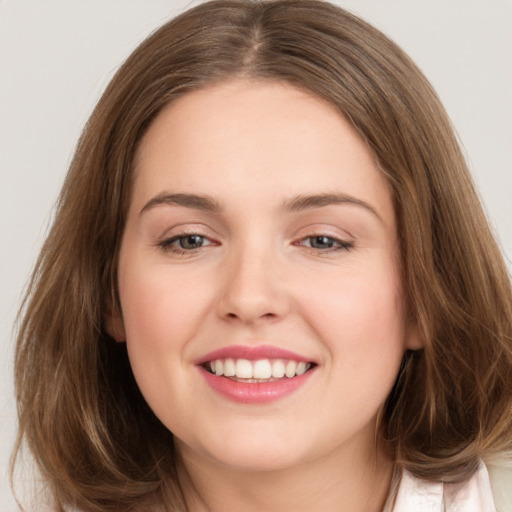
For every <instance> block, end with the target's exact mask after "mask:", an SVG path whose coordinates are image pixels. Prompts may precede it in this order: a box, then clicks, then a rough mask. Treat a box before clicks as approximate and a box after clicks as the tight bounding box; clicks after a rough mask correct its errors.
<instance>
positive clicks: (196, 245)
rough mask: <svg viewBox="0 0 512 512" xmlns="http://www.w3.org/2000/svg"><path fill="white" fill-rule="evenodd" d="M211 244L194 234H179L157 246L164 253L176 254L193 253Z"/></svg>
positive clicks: (209, 241) (203, 237)
mask: <svg viewBox="0 0 512 512" xmlns="http://www.w3.org/2000/svg"><path fill="white" fill-rule="evenodd" d="M212 244H213V242H212V241H211V240H210V239H209V238H207V237H205V236H202V235H198V234H196V233H190V234H181V235H176V236H173V237H172V238H169V239H167V240H163V241H162V242H160V243H159V244H158V245H159V246H160V247H161V248H162V249H164V250H165V251H171V252H176V253H185V252H193V251H195V250H197V249H200V248H201V247H205V246H208V245H212Z"/></svg>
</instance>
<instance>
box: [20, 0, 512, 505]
mask: <svg viewBox="0 0 512 512" xmlns="http://www.w3.org/2000/svg"><path fill="white" fill-rule="evenodd" d="M236 77H246V78H256V79H269V80H282V81H286V82H288V83H291V84H294V85H296V86H298V87H300V88H302V89H305V90H307V91H310V92H311V93H313V94H315V95H317V96H319V97H322V98H324V99H326V100H327V101H329V102H330V103H331V104H332V105H333V106H334V107H335V108H336V109H338V111H339V112H340V113H341V114H342V115H344V116H345V117H346V118H348V119H349V120H350V121H351V122H352V124H353V125H354V126H355V128H356V129H357V130H358V132H359V133H360V135H361V137H362V138H363V139H364V140H365V141H366V143H367V144H368V146H369V147H370V148H371V150H372V152H373V154H374V155H375V157H376V160H377V161H378V163H379V166H380V167H381V169H382V171H383V172H384V173H385V174H386V176H387V178H388V180H389V182H390V184H391V187H392V190H393V194H394V202H395V208H396V213H397V218H398V230H399V238H400V243H401V256H402V267H403V279H404V284H405V288H406V291H407V301H408V304H409V308H410V314H411V315H412V316H413V317H414V318H415V320H416V322H417V325H418V329H419V332H420V335H421V338H422V340H423V342H424V344H425V346H424V349H422V350H419V351H414V352H407V353H406V355H405V357H404V361H403V365H402V368H401V370H400V373H399V376H398V378H397V382H396V384H395V387H394V389H393V391H392V393H391V395H390V397H389V399H388V401H387V402H386V404H385V407H384V409H383V412H382V415H381V420H380V431H381V433H382V438H383V439H384V440H386V441H387V442H388V444H389V446H390V449H391V450H392V454H393V457H394V458H395V459H396V461H397V464H398V465H400V466H402V467H405V468H407V469H408V470H409V471H411V472H412V473H414V474H415V475H417V476H419V477H423V478H427V479H432V480H444V481H456V480H463V479H465V478H467V477H469V476H470V475H471V474H472V473H473V472H474V471H475V468H476V467H477V464H478V461H479V459H480V458H485V457H488V456H490V455H492V454H494V453H496V452H499V451H504V450H511V449H512V297H511V286H510V280H509V277H508V275H507V272H506V268H505V265H504V263H503V259H502V257H501V255H500V252H499V249H498V247H497V246H496V243H495V241H494V239H493V236H492V234H491V232H490V229H489V227H488V224H487V222H486V219H485V216H484V213H483V211H482V208H481V206H480V203H479V200H478V197H477V195H476V193H475V191H474V188H473V185H472V182H471V179H470V177H469V173H468V170H467V166H466V163H465V161H464V158H463V156H462V154H461V151H460V149H459V146H458V143H457V140H456V138H455V136H454V133H453V130H452V127H451V125H450V122H449V120H448V118H447V115H446V113H445V111H444V109H443V108H442V106H441V104H440V102H439V100H438V98H437V96H436V94H435V93H434V91H433V90H432V88H431V86H430V85H429V83H428V82H427V80H426V79H425V78H424V77H423V75H422V74H421V72H420V71H419V70H418V69H417V68H416V66H415V65H414V64H413V63H412V62H411V60H410V59H409V58H408V57H407V56H406V55H405V54H404V53H403V52H402V51H401V50H400V49H399V48H398V47H397V46H396V45H395V44H394V43H392V42H391V41H390V40H389V39H387V38H386V37H385V36H384V35H383V34H381V33H380V32H379V31H378V30H376V29H375V28H373V27H371V26H370V25H368V24H367V23H365V22H364V21H362V20H360V19H358V18H357V17H355V16H353V15H351V14H350V13H347V12H345V11H344V10H342V9H340V8H338V7H335V6H333V5H331V4H329V3H325V2H322V1H315V0H278V1H263V2H258V1H236V0H234V1H229V0H226V1H213V2H208V3H205V4H203V5H200V6H198V7H196V8H194V9H191V10H189V11H188V12H186V13H184V14H182V15H181V16H179V17H177V18H175V19H174V20H172V21H170V22H169V23H167V24H166V25H164V26H163V27H162V28H160V29H159V30H158V31H156V32H155V33H154V34H152V35H151V36H150V37H149V38H148V39H147V40H146V41H144V42H143V43H142V44H141V45H140V46H139V48H138V49H137V50H136V51H135V52H134V53H133V54H132V55H131V56H130V57H129V58H128V59H127V61H126V62H125V63H124V65H123V66H122V67H121V68H120V70H119V71H118V73H117V74H116V75H115V77H114V78H113V80H112V81H111V83H110V84H109V86H108V87H107V89H106V91H105V93H104V94H103V96H102V98H101V100H100V101H99V103H98V105H97V107H96V109H95V110H94V112H93V114H92V116H91V118H90V119H89V121H88V123H87V125H86V127H85V130H84V132H83V134H82V137H81V139H80V141H79V144H78V147H77V149H76V153H75V157H74V159H73V162H72V164H71V168H70V170H69V173H68V176H67V178H66V181H65V184H64V187H63V190H62V193H61V196H60V199H59V202H58V208H57V212H56V217H55V221H54V224H53V228H52V230H51V232H50V234H49V236H48V238H47V240H46V243H45V244H44V247H43V249H42V251H41V255H40V257H39V260H38V262H37V265H36V268H35V271H34V274H33V277H32V281H31V284H30V287H29V290H28V294H27V298H26V300H25V303H24V310H23V314H22V320H21V323H20V328H19V337H18V345H17V352H16V369H15V372H16V385H17V388H16V389H17V400H18V408H19V418H20V430H19V442H18V447H17V449H19V446H20V443H21V442H22V441H23V440H25V441H26V443H27V444H28V446H29V448H30V450H31V451H32V453H33V455H34V457H35V460H36V462H37V464H38V466H39V468H40V470H41V472H42V474H43V477H44V478H45V479H46V481H47V482H48V483H49V485H50V487H51V490H52V492H53V494H54V496H55V499H56V500H57V502H58V504H59V506H60V507H61V508H62V507H63V506H64V505H66V504H72V505H75V506H79V507H81V508H82V509H83V510H86V511H105V510H127V509H130V508H131V507H133V508H136V507H140V506H143V505H147V504H148V503H149V502H151V503H157V504H160V505H162V506H164V505H163V504H164V502H165V503H167V506H168V507H172V510H184V508H185V507H184V504H183V500H182V497H181V493H180V489H179V485H178V483H177V478H176V470H175V465H176V454H175V453H173V448H172V434H171V433H170V432H169V431H168V430H167V429H166V428H165V427H164V426H163V425H161V424H160V422H159V421H158V420H157V419H156V417H155V416H154V415H153V413H152V412H151V410H150V409H149V407H148V406H147V404H146V403H145V401H144V399H143V398H142V396H141V394H140V392H139V390H138V388H137V385H136V384H135V381H134V378H133V376H132V373H131V370H130V366H129V362H128V358H127V355H126V349H125V346H124V345H123V344H120V343H116V342H114V340H113V339H112V338H111V337H110V336H109V335H108V334H107V332H106V329H105V316H106V313H107V311H109V308H117V307H118V299H117V292H116V272H117V256H118V251H119V245H120V239H121V236H122V232H123V226H124V222H125V217H126V212H127V207H128V203H129V199H130V188H131V181H132V176H131V175H132V170H133V163H134V158H135V154H136V150H137V144H138V142H139V141H140V139H141V136H142V135H143V134H144V132H145V130H146V129H147V127H148V125H149V124H150V123H151V121H152V120H153V119H154V118H155V116H157V115H158V113H159V112H160V111H161V109H162V108H163V107H164V106H165V105H167V104H168V103H169V102H171V101H173V100H174V99H176V98H178V97H180V96H182V95H183V94H186V93H187V92H189V91H192V90H194V89H198V88H201V87H204V86H207V85H211V84H214V83H216V82H220V81H225V80H227V79H231V78H236Z"/></svg>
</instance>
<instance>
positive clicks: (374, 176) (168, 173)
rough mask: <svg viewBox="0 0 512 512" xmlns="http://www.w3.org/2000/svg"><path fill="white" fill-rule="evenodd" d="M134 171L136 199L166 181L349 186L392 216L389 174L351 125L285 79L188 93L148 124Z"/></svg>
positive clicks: (273, 189) (266, 187)
mask: <svg viewBox="0 0 512 512" xmlns="http://www.w3.org/2000/svg"><path fill="white" fill-rule="evenodd" d="M135 172H136V176H135V194H134V201H136V202H137V201H139V200H141V201H142V200H143V198H146V200H147V198H148V197H149V196H151V195H152V194H153V195H154V194H157V193H159V192H161V191H162V190H163V189H171V190H172V191H176V189H179V190H178V191H179V192H198V190H197V189H198V188H199V189H201V190H200V192H202V193H209V195H212V194H213V195H218V196H219V199H220V200H221V201H222V199H223V195H226V194H227V192H229V191H234V190H237V191H238V192H240V194H242V195H243V194H244V193H246V194H248V195H251V196H254V195H257V194H258V193H260V192H261V193H262V194H264V195H266V197H267V200H268V201H270V200H272V198H274V197H275V199H276V200H277V199H278V196H282V195H283V194H286V193H288V194H290V195H293V194H304V193H325V192H343V193H348V194H351V195H354V196H356V197H360V198H361V199H363V200H372V201H377V202H380V203H382V204H381V205H380V208H384V210H386V211H385V212H384V215H392V211H391V210H392V208H391V198H390V191H389V186H388V183H387V180H386V179H385V177H384V175H383V173H382V172H381V171H380V170H379V169H378V166H377V164H376V162H375V159H374V158H373V156H372V154H371V153H370V151H369V149H368V147H367V146H366V144H365V143H364V141H363V140H362V139H361V137H360V136H359V134H358V133H357V132H356V130H355V129H354V128H353V127H352V125H351V124H350V123H349V122H348V121H347V120H346V119H345V118H344V117H343V116H342V115H341V114H340V113H339V112H337V111H336V110H335V108H334V107H332V106H331V105H330V104H328V103H327V102H326V101H324V100H323V99H321V98H318V97H316V96H314V95H312V94H310V93H308V92H305V91H303V90H301V89H298V88H296V87H294V86H292V85H290V84H287V83H283V82H262V81H242V80H237V81H232V82H228V83H223V84H220V85H215V86H211V87H209V88H205V89H201V90H198V91H194V92H191V93H188V94H186V95H184V96H183V97H181V98H180V99H178V100H177V101H175V102H173V103H171V104H170V105H168V106H167V107H166V108H165V109H164V110H163V111H162V112H161V113H160V114H159V116H157V118H156V119H155V121H154V122H153V123H152V125H151V126H150V127H149V129H148V131H147V132H146V134H145V135H144V137H143V140H142V141H141V144H140V146H139V150H138V155H137V166H136V170H135ZM244 184H245V185H246V186H245V187H244V186H243V185H244ZM227 187H229V188H227ZM381 196H382V197H381ZM385 203H386V204H385ZM139 206H140V205H139ZM390 208H391V209H390Z"/></svg>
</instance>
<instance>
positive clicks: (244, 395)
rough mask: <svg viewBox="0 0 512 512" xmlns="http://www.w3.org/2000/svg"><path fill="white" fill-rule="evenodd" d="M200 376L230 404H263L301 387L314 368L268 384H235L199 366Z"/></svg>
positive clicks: (235, 382) (233, 381)
mask: <svg viewBox="0 0 512 512" xmlns="http://www.w3.org/2000/svg"><path fill="white" fill-rule="evenodd" d="M198 368H199V371H200V372H201V375H202V376H203V378H204V379H205V380H206V382H207V384H208V385H209V386H210V388H212V389H213V390H214V391H216V392H217V393H220V394H221V395H222V396H224V397H225V398H227V399H229V400H231V401H232V402H238V403H241V404H265V403H269V402H273V401H275V400H279V399H280V398H283V397H285V396H287V395H289V394H290V393H293V392H294V391H296V390H298V389H299V388H300V387H302V386H303V385H304V384H305V383H306V382H307V380H308V379H309V377H310V376H311V375H312V374H313V373H314V371H315V368H313V369H311V370H309V371H307V372H306V373H304V374H302V375H299V376H297V377H292V378H291V379H289V378H287V377H283V378H282V379H277V380H274V381H270V382H237V381H235V380H231V379H230V378H228V377H219V376H217V375H213V374H211V373H209V372H208V371H206V370H205V369H204V368H203V367H202V366H199V367H198Z"/></svg>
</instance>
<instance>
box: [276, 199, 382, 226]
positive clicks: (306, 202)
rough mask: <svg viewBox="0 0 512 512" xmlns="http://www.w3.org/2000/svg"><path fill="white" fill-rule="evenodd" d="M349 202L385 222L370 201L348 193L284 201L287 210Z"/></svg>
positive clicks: (300, 209) (293, 210) (284, 207)
mask: <svg viewBox="0 0 512 512" xmlns="http://www.w3.org/2000/svg"><path fill="white" fill-rule="evenodd" d="M342 204H348V205H353V206H359V207H361V208H364V209H365V210H367V211H369V212H370V213H372V214H373V215H374V216H375V217H377V219H379V220H380V221H381V222H384V221H383V219H382V217H381V216H380V215H379V213H378V212H377V210H376V209H375V208H374V207H373V206H372V205H370V204H369V203H367V202H365V201H363V200H361V199H358V198H356V197H353V196H351V195H347V194H337V193H336V194H315V195H299V196H297V197H294V198H292V199H290V200H288V201H285V202H284V203H283V206H282V209H283V211H285V212H299V211H303V210H308V209H311V208H322V207H325V206H331V205H342Z"/></svg>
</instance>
